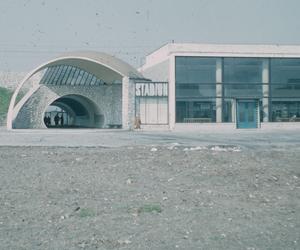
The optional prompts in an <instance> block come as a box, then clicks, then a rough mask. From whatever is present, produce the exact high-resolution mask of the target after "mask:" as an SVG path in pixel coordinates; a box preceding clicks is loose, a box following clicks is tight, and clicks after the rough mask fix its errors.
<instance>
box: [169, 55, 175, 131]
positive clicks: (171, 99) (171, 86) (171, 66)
mask: <svg viewBox="0 0 300 250" xmlns="http://www.w3.org/2000/svg"><path fill="white" fill-rule="evenodd" d="M169 60H170V61H169V128H170V129H174V127H175V116H176V96H175V88H176V86H175V55H171V56H170V58H169Z"/></svg>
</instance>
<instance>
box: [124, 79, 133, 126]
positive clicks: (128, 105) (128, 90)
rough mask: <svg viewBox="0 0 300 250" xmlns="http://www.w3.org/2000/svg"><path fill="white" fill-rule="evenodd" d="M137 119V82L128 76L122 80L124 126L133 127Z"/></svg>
mask: <svg viewBox="0 0 300 250" xmlns="http://www.w3.org/2000/svg"><path fill="white" fill-rule="evenodd" d="M134 119H135V84H134V81H133V80H131V79H129V78H128V77H123V80H122V128H123V129H133V128H134Z"/></svg>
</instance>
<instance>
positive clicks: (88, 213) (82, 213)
mask: <svg viewBox="0 0 300 250" xmlns="http://www.w3.org/2000/svg"><path fill="white" fill-rule="evenodd" d="M95 215H96V214H95V212H94V211H93V210H92V209H90V208H81V209H80V210H79V217H81V218H86V217H93V216H95Z"/></svg>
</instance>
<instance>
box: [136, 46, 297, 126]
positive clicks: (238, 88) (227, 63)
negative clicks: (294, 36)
mask: <svg viewBox="0 0 300 250" xmlns="http://www.w3.org/2000/svg"><path fill="white" fill-rule="evenodd" d="M140 72H141V73H142V74H143V75H144V76H145V77H148V78H151V79H155V80H158V79H160V80H165V81H167V82H168V86H169V96H168V97H169V98H168V100H169V102H168V105H169V107H168V109H169V126H170V128H174V127H176V125H179V124H189V123H201V124H202V123H208V124H212V123H215V124H229V125H230V126H233V127H238V128H257V127H260V126H261V125H262V124H267V123H275V122H281V123H284V122H299V121H300V46H271V45H209V44H167V45H165V46H163V47H162V48H160V49H159V50H157V51H155V52H153V53H152V54H150V55H148V56H147V58H146V63H145V65H143V66H142V67H141V68H140Z"/></svg>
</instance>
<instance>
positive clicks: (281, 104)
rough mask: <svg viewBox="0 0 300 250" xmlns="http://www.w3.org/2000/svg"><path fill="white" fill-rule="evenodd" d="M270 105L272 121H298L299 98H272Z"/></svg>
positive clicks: (299, 120)
mask: <svg viewBox="0 0 300 250" xmlns="http://www.w3.org/2000/svg"><path fill="white" fill-rule="evenodd" d="M299 99H300V98H299ZM271 107H272V121H273V122H300V100H280V99H279V98H278V99H275V98H274V99H272V104H271Z"/></svg>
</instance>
